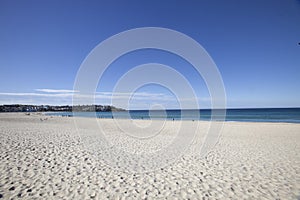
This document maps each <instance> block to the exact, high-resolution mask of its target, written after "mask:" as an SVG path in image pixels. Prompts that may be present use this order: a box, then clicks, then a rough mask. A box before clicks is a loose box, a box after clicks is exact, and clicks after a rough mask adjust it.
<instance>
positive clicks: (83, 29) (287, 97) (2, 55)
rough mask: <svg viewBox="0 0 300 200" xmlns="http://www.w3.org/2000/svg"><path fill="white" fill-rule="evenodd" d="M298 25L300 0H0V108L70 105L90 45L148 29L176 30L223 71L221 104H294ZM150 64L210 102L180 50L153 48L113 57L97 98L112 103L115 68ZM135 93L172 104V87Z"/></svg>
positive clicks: (299, 96) (299, 69) (144, 100)
mask: <svg viewBox="0 0 300 200" xmlns="http://www.w3.org/2000/svg"><path fill="white" fill-rule="evenodd" d="M299 25H300V1H299V0H290V1H286V0H264V1H261V0H254V1H237V0H236V1H233V0H229V1H226V2H225V1H217V0H212V1H158V0H157V1H156V0H154V1H56V0H51V1H31V0H28V1H15V0H12V1H5V0H0V27H1V31H0V69H1V73H0V104H10V103H26V104H31V103H32V104H70V103H71V97H72V94H73V93H74V91H72V89H73V84H74V80H75V77H76V74H77V71H78V69H79V67H80V65H81V63H82V62H83V60H84V59H85V57H86V56H87V55H88V54H89V52H90V51H91V50H92V49H93V48H94V47H95V46H96V45H98V44H99V43H100V42H102V41H103V40H105V39H107V38H108V37H110V36H113V35H115V34H117V33H119V32H122V31H125V30H128V29H132V28H139V27H149V26H150V27H164V28H169V29H174V30H176V31H180V32H182V33H184V34H186V35H188V36H190V37H192V38H193V39H195V40H196V41H197V42H199V43H200V44H201V45H202V46H203V47H204V48H205V49H206V51H207V52H208V53H209V54H210V56H211V57H212V58H213V60H214V62H215V63H216V65H217V66H218V68H219V71H220V73H221V75H222V78H223V82H224V86H225V89H226V95H227V104H228V107H300V93H299V86H300V45H298V43H299V42H300V26H299ZM149 62H157V63H164V64H167V65H169V66H172V67H173V68H174V69H176V70H178V71H179V72H180V73H181V74H183V75H184V76H185V77H186V78H187V79H188V80H189V81H190V83H191V85H192V86H193V88H194V89H195V91H196V94H197V96H198V98H199V102H200V104H201V107H209V105H210V100H209V97H210V96H209V93H208V90H207V88H206V86H205V83H204V81H203V80H202V78H201V76H199V75H198V74H196V73H195V71H194V70H193V68H192V67H191V66H190V65H189V63H187V62H186V61H184V60H182V59H181V58H179V57H178V56H176V55H172V54H170V53H167V52H162V51H158V50H141V51H137V52H132V53H130V54H128V55H125V56H123V57H121V58H120V59H118V60H116V61H115V62H114V63H113V64H112V65H111V66H110V68H109V70H107V72H106V73H105V74H104V76H103V79H101V81H100V84H99V86H98V90H97V92H98V93H97V95H98V96H97V97H96V98H97V99H96V102H97V103H100V104H109V103H110V96H111V92H112V89H113V87H114V85H115V84H116V82H117V81H118V79H119V78H120V77H121V76H122V74H124V73H126V71H128V70H129V69H131V68H132V67H134V66H136V65H140V64H143V63H149ZM119 95H120V96H122V95H124V94H119ZM135 97H139V98H136V99H134V98H133V102H132V104H133V108H135V109H139V108H148V107H149V106H151V104H153V103H156V104H162V105H164V106H165V107H167V108H176V107H178V103H177V102H176V99H175V97H174V95H173V94H172V92H170V91H169V90H168V89H167V88H162V87H159V86H157V85H152V86H151V85H147V86H145V87H143V88H140V89H139V90H137V93H136V94H135Z"/></svg>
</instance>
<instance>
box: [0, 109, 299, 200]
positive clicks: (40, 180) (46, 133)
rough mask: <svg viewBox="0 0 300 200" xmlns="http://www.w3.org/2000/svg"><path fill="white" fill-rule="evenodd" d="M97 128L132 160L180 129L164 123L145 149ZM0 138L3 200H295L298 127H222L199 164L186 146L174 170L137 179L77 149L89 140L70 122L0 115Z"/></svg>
mask: <svg viewBox="0 0 300 200" xmlns="http://www.w3.org/2000/svg"><path fill="white" fill-rule="evenodd" d="M46 118H48V119H47V120H43V121H41V120H40V119H46ZM82 120H83V124H87V127H86V129H82V130H80V131H82V132H86V134H87V135H89V131H91V129H90V127H89V123H90V120H91V119H82ZM99 120H102V121H101V122H102V126H103V127H104V128H105V129H106V130H107V133H106V134H107V138H109V139H111V141H112V144H113V145H116V146H119V147H120V148H123V149H125V150H126V151H128V152H132V153H134V154H136V155H138V153H143V152H142V151H143V150H144V151H150V152H151V151H153V152H155V151H156V150H157V148H161V147H165V146H167V145H168V144H169V143H170V140H169V137H170V135H172V132H173V131H174V130H175V129H176V127H177V125H178V123H179V122H172V121H169V122H167V124H166V126H165V128H164V129H163V130H162V132H161V134H160V135H159V136H158V138H157V139H156V140H155V139H153V140H152V141H151V143H147V142H146V143H145V142H143V141H141V142H139V143H134V145H132V143H129V140H130V139H128V138H127V139H126V140H123V139H119V138H120V137H121V136H120V130H119V129H118V128H116V127H115V126H114V123H113V120H112V119H99ZM144 121H145V120H144ZM137 123H142V125H143V123H147V122H146V121H145V122H140V121H138V122H137ZM183 123H187V124H188V123H192V122H183ZM207 129H208V122H201V128H200V129H199V136H198V138H195V140H194V144H199V143H201V140H203V135H204V134H203V133H205V131H206V130H207ZM0 130H1V132H0V197H1V198H2V199H19V198H24V199H90V198H92V199H146V198H147V199H172V200H173V199H297V198H298V199H299V198H300V144H299V143H300V124H288V123H242V122H226V123H225V126H224V128H223V131H222V135H221V138H220V141H219V143H218V144H217V146H216V147H215V148H214V149H213V150H212V151H211V152H210V153H209V154H208V155H207V156H206V157H205V158H203V159H200V158H199V155H198V154H197V152H198V150H199V149H198V146H197V145H192V146H191V147H190V148H189V149H188V151H187V152H186V153H185V155H184V156H182V157H180V159H179V160H178V161H176V162H174V163H173V164H171V165H168V166H165V167H162V168H159V169H158V170H157V171H153V172H147V173H139V174H134V173H127V172H124V171H122V170H116V169H113V168H111V167H109V166H107V165H106V164H105V163H106V162H104V161H102V160H101V157H100V159H99V158H98V157H95V156H93V155H91V154H90V152H89V151H88V149H87V148H86V147H85V146H84V144H85V145H86V144H87V138H88V137H87V138H80V137H79V135H78V133H77V131H76V129H75V126H74V119H73V118H66V117H49V116H42V115H36V114H32V115H30V116H26V115H25V114H24V113H18V114H15V113H14V114H12V113H9V114H5V113H4V114H3V113H2V114H0ZM91 136H92V135H91ZM90 138H91V146H92V145H94V144H95V143H93V137H90ZM83 140H85V141H84V144H83ZM96 144H99V143H96ZM129 144H131V145H129ZM108 151H109V150H108ZM101 153H102V154H104V153H105V152H100V156H101ZM120 156H121V155H120ZM114 167H116V166H114Z"/></svg>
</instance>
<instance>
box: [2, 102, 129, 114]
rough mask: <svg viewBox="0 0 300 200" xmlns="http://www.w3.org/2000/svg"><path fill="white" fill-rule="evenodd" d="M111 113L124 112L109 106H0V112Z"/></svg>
mask: <svg viewBox="0 0 300 200" xmlns="http://www.w3.org/2000/svg"><path fill="white" fill-rule="evenodd" d="M72 111H74V112H93V111H96V112H112V111H124V109H122V108H117V107H114V106H111V105H75V106H70V105H63V106H53V105H23V104H10V105H0V112H72Z"/></svg>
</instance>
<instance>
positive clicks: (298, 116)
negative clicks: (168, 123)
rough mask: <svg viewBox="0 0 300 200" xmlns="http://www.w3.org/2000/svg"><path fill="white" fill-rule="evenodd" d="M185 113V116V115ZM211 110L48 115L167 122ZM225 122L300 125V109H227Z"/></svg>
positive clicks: (207, 115)
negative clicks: (165, 120)
mask: <svg viewBox="0 0 300 200" xmlns="http://www.w3.org/2000/svg"><path fill="white" fill-rule="evenodd" d="M183 113H184V115H183ZM211 113H212V110H211V109H201V110H184V111H182V110H166V111H160V110H155V111H149V110H131V111H128V112H127V111H119V112H113V113H112V112H96V113H94V112H76V113H72V112H52V113H47V115H61V116H80V117H95V114H96V116H97V117H98V118H122V119H126V118H131V119H150V118H152V119H167V120H205V121H208V120H211ZM225 121H245V122H289V123H300V108H251V109H227V110H226V116H225Z"/></svg>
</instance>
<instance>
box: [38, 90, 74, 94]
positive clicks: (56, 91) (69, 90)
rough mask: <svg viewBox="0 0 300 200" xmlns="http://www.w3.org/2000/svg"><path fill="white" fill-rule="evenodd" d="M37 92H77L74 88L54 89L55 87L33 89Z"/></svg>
mask: <svg viewBox="0 0 300 200" xmlns="http://www.w3.org/2000/svg"><path fill="white" fill-rule="evenodd" d="M35 91H38V92H46V93H74V92H78V91H76V90H56V89H35Z"/></svg>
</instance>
